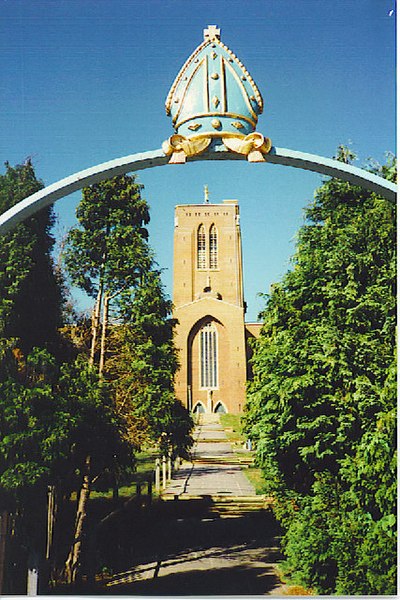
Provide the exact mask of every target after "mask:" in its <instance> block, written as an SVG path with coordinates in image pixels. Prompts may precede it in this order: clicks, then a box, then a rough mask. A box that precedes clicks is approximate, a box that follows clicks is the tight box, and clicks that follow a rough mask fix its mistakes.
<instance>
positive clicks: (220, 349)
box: [173, 192, 246, 413]
mask: <svg viewBox="0 0 400 600" xmlns="http://www.w3.org/2000/svg"><path fill="white" fill-rule="evenodd" d="M207 195H208V194H207V192H206V201H205V203H204V204H186V205H180V206H177V207H176V208H175V232H174V290H173V303H174V318H175V319H177V321H178V324H177V328H176V337H175V344H176V346H177V348H178V352H179V362H180V369H179V371H178V373H177V377H176V388H175V389H176V394H177V397H178V398H179V399H180V400H181V402H182V403H183V404H184V406H186V407H187V408H188V409H189V410H193V411H195V412H197V411H198V412H209V413H210V412H230V413H239V412H241V411H242V409H243V405H244V401H245V386H246V341H245V326H244V312H245V311H244V301H243V276H242V273H243V270H242V247H241V235H240V223H239V206H238V202H237V200H224V201H223V202H222V204H209V203H208V198H207Z"/></svg>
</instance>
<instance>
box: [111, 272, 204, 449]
mask: <svg viewBox="0 0 400 600" xmlns="http://www.w3.org/2000/svg"><path fill="white" fill-rule="evenodd" d="M171 308H172V307H171V303H170V302H169V301H167V300H166V298H165V296H164V292H163V289H162V284H161V280H160V273H159V271H157V270H155V269H154V268H153V269H152V270H150V271H148V272H147V273H144V274H143V276H142V278H141V282H140V285H139V286H138V287H137V288H135V289H133V290H130V291H128V290H127V291H126V292H125V293H124V294H123V295H122V296H121V298H120V301H119V314H120V317H121V319H122V321H123V324H121V325H120V326H115V327H114V328H113V329H112V333H111V336H112V337H111V344H110V359H109V362H108V368H107V376H108V377H109V378H110V379H111V380H112V386H113V389H114V394H115V399H116V407H117V410H118V412H119V413H120V414H121V416H123V418H124V419H125V421H126V423H127V433H128V436H129V439H130V440H131V442H132V444H133V445H134V446H136V447H140V446H142V445H143V444H148V443H149V442H150V443H151V444H154V443H157V444H158V445H159V447H160V449H161V451H162V452H165V453H168V454H173V455H174V456H176V455H185V454H186V451H187V449H188V447H189V446H190V445H191V443H192V439H191V437H190V431H191V429H192V426H193V423H192V420H191V417H190V416H189V414H188V412H187V410H186V409H185V408H184V407H183V406H182V404H181V403H180V402H179V401H178V400H177V399H176V398H175V395H174V374H175V372H176V370H177V367H178V361H177V354H176V349H175V347H174V344H173V327H174V322H173V320H172V319H171V317H170V313H171Z"/></svg>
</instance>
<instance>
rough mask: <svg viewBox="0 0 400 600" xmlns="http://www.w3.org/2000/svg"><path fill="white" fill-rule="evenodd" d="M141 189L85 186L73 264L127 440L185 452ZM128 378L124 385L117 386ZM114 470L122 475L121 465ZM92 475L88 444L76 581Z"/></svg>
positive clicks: (71, 566)
mask: <svg viewBox="0 0 400 600" xmlns="http://www.w3.org/2000/svg"><path fill="white" fill-rule="evenodd" d="M141 189H142V186H140V185H139V184H137V183H136V181H135V177H134V176H121V177H114V178H113V179H111V180H108V181H104V182H101V183H99V184H96V185H94V186H91V187H90V188H85V189H84V190H83V197H82V201H81V203H80V204H79V206H78V210H77V217H78V222H79V225H78V227H76V228H74V229H72V230H71V231H70V233H69V235H68V238H67V243H66V250H65V264H66V267H67V269H68V272H69V274H70V277H71V280H72V282H73V283H74V284H75V285H77V286H79V287H80V288H81V289H83V290H84V291H85V292H86V293H88V294H89V296H91V297H93V298H94V299H95V307H94V311H93V316H92V328H91V340H90V344H89V345H90V352H89V364H90V365H91V366H95V367H96V369H97V371H98V374H99V376H100V378H101V379H102V380H103V382H107V383H108V384H109V387H108V389H109V392H110V394H111V396H112V398H113V400H114V408H115V409H116V413H117V415H118V416H119V417H120V418H121V422H122V423H123V425H122V426H121V427H120V435H121V436H122V437H123V438H124V439H125V440H126V441H129V442H130V444H131V447H132V446H133V447H135V446H136V447H137V446H138V445H140V443H141V441H142V439H143V435H142V434H140V436H139V437H140V440H139V437H138V436H137V435H136V436H135V435H133V430H134V429H135V432H136V434H137V433H138V431H139V430H140V428H141V427H143V428H144V429H145V437H147V439H150V438H151V439H152V440H156V441H158V442H159V443H160V441H162V443H163V444H168V446H169V447H170V446H171V445H172V446H174V447H179V448H180V449H183V448H186V446H187V444H188V443H189V441H190V438H189V430H190V419H189V418H188V416H187V415H184V414H183V413H184V411H183V409H182V407H181V406H180V405H178V403H177V401H176V400H175V398H174V397H173V393H172V379H173V374H174V370H175V368H176V358H175V352H174V350H173V346H172V329H171V325H170V323H169V320H168V318H167V310H168V308H169V304H168V303H167V302H166V300H165V298H164V297H163V294H162V291H161V283H160V281H159V274H158V273H156V272H155V271H154V270H152V267H153V256H152V252H151V250H150V248H149V245H148V242H147V238H148V233H147V230H146V228H145V225H147V223H148V222H149V210H148V206H147V203H146V202H145V200H143V199H142V198H141ZM75 337H76V336H75ZM117 339H118V342H116V340H117ZM110 340H111V341H112V343H113V344H114V345H115V344H116V347H113V346H112V344H111V342H110ZM124 351H125V354H124ZM129 352H134V357H132V356H130V357H129V358H128V354H127V353H129ZM120 355H122V356H120ZM124 360H125V362H129V360H130V364H129V369H131V370H130V371H124V368H123V366H122V361H124ZM119 363H121V364H119ZM132 369H134V371H133V372H132ZM121 372H123V376H124V383H120V382H116V380H115V379H116V374H121ZM124 385H125V387H124ZM122 396H123V398H122ZM122 417H123V418H122ZM164 440H166V442H164ZM114 467H115V469H114V474H115V475H116V471H117V470H118V468H117V467H118V461H117V460H116V461H115V465H114ZM91 470H92V456H91V451H90V446H88V448H87V456H86V459H85V464H84V469H83V470H82V476H83V480H82V487H81V491H80V496H79V503H78V510H77V519H76V525H75V535H74V540H75V541H74V543H73V545H72V546H71V551H70V554H69V557H68V559H67V572H68V577H69V580H70V581H74V580H75V578H76V575H77V573H78V571H79V554H80V547H79V546H78V542H77V540H79V539H80V537H81V532H82V531H83V529H84V521H85V518H86V505H87V501H88V498H89V495H90V489H91V482H92V480H93V479H92V476H91ZM111 470H112V469H111Z"/></svg>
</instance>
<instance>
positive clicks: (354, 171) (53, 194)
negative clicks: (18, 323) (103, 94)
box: [0, 145, 397, 234]
mask: <svg viewBox="0 0 400 600" xmlns="http://www.w3.org/2000/svg"><path fill="white" fill-rule="evenodd" d="M168 160H169V158H168V157H167V156H166V155H165V154H164V152H163V151H162V150H161V149H160V150H155V151H150V152H143V153H139V154H131V155H129V156H124V157H122V158H116V159H114V160H110V161H108V162H105V163H101V164H99V165H96V166H94V167H91V168H89V169H85V170H83V171H79V172H78V173H74V174H73V175H70V176H69V177H66V178H65V179H60V180H59V181H57V182H56V183H53V184H51V185H49V186H47V187H45V188H43V189H42V190H39V192H36V193H35V194H32V195H31V196H28V197H27V198H25V199H24V200H22V201H21V202H19V203H18V204H16V205H15V206H13V207H12V208H10V209H9V210H7V211H6V212H5V213H3V214H2V215H0V234H4V233H7V231H9V230H11V229H12V228H13V227H15V226H16V225H17V224H18V223H20V222H21V221H23V220H24V219H26V218H27V217H29V216H31V215H33V214H34V213H36V212H37V211H38V210H40V209H41V208H44V207H46V206H49V205H50V204H53V203H54V202H56V201H57V200H59V199H60V198H63V197H64V196H68V195H69V194H72V193H73V192H76V191H77V190H80V189H82V188H83V187H86V186H89V185H92V184H94V183H98V182H99V181H102V180H104V179H109V178H111V177H115V176H116V175H123V174H124V173H129V172H132V171H141V170H142V169H150V168H152V167H159V166H162V165H165V164H167V163H168ZM188 160H189V161H197V160H245V157H244V156H243V155H241V154H234V153H233V152H229V151H228V150H226V148H225V147H224V146H222V145H220V146H215V147H212V148H211V149H210V150H208V151H207V152H204V153H203V154H200V155H198V156H193V157H191V158H189V159H188ZM265 160H266V163H272V164H278V165H285V166H289V167H296V168H300V169H305V170H308V171H315V172H317V173H321V174H323V175H328V176H330V177H337V178H338V179H342V180H344V181H348V182H349V183H352V184H354V185H359V186H361V187H363V188H366V189H368V190H371V191H373V192H376V193H377V194H379V195H380V196H383V197H384V198H386V199H387V200H389V201H391V202H395V201H396V190H397V186H396V185H395V184H394V183H391V182H389V181H387V180H386V179H383V177H378V176H377V175H374V174H373V173H369V172H368V171H365V170H364V169H359V168H357V167H354V166H353V165H348V164H346V163H342V162H339V161H338V160H334V159H331V158H325V157H322V156H318V155H316V154H307V153H304V152H298V151H296V150H288V149H286V148H272V150H271V152H270V153H269V154H267V155H266V156H265ZM171 168H173V166H171Z"/></svg>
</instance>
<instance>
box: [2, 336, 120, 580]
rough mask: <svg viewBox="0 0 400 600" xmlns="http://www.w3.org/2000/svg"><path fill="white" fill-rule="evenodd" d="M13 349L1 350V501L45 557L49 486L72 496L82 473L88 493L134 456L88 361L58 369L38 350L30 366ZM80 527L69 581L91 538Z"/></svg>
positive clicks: (28, 360)
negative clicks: (99, 479)
mask: <svg viewBox="0 0 400 600" xmlns="http://www.w3.org/2000/svg"><path fill="white" fill-rule="evenodd" d="M14 349H15V347H13V345H12V343H10V342H7V343H3V348H2V355H1V356H0V394H1V398H2V413H1V417H0V434H1V435H0V473H1V475H0V486H1V489H2V492H3V493H2V497H1V501H2V505H3V506H7V507H9V509H13V510H16V509H17V510H18V512H19V514H20V516H21V517H22V518H23V521H24V523H25V530H26V532H27V534H26V543H27V544H28V546H29V548H31V549H32V550H33V551H35V553H37V550H38V548H40V549H41V550H42V551H41V552H40V554H42V555H43V547H44V542H45V540H44V534H45V526H44V513H45V511H44V508H45V507H44V506H43V503H41V502H38V498H45V497H46V492H47V488H48V486H54V487H55V488H56V490H57V496H59V497H62V496H64V495H67V496H68V495H69V494H70V493H71V492H72V491H74V490H76V488H77V486H78V478H77V475H76V473H77V471H78V472H80V473H84V474H85V475H87V478H86V479H84V482H85V484H87V485H89V486H90V484H91V483H92V479H93V478H95V477H96V476H98V475H99V474H101V473H102V472H103V471H104V470H105V469H107V468H112V467H113V465H114V463H115V462H116V461H117V462H118V463H119V464H121V465H123V464H128V463H130V462H131V459H132V455H131V452H130V449H129V447H128V445H127V444H126V443H125V442H124V441H123V440H122V439H121V437H120V424H119V421H118V418H117V417H116V415H115V411H114V409H113V405H112V402H111V400H110V396H109V394H108V393H107V390H106V388H105V386H104V384H102V382H101V381H100V380H99V377H98V374H97V373H96V372H95V370H94V369H93V367H90V366H89V365H88V363H87V361H85V360H83V359H82V358H81V357H78V359H76V360H75V361H74V362H72V363H70V364H68V363H64V364H63V365H61V366H59V365H57V363H56V361H55V359H54V357H52V356H51V355H50V354H49V353H48V352H47V351H46V350H42V349H39V348H36V349H34V350H33V351H32V353H31V354H29V355H28V356H27V358H26V360H25V359H22V358H21V356H20V355H19V354H17V355H15V353H14ZM89 452H90V473H87V472H86V471H87V464H86V463H87V456H88V455H89ZM89 477H90V479H88V478H89ZM85 489H86V488H85ZM84 498H85V496H84V494H83V495H82V497H81V499H80V503H81V504H82V503H83V502H84ZM80 508H82V507H80ZM78 525H79V528H78V530H77V531H76V532H75V535H76V536H77V538H76V541H75V543H74V544H73V553H72V557H73V560H72V561H71V563H68V565H67V575H68V579H69V580H70V581H74V580H75V579H76V575H77V571H78V567H79V564H80V554H81V548H82V540H83V537H84V533H85V532H84V531H83V522H82V521H81V520H79V522H78Z"/></svg>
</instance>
